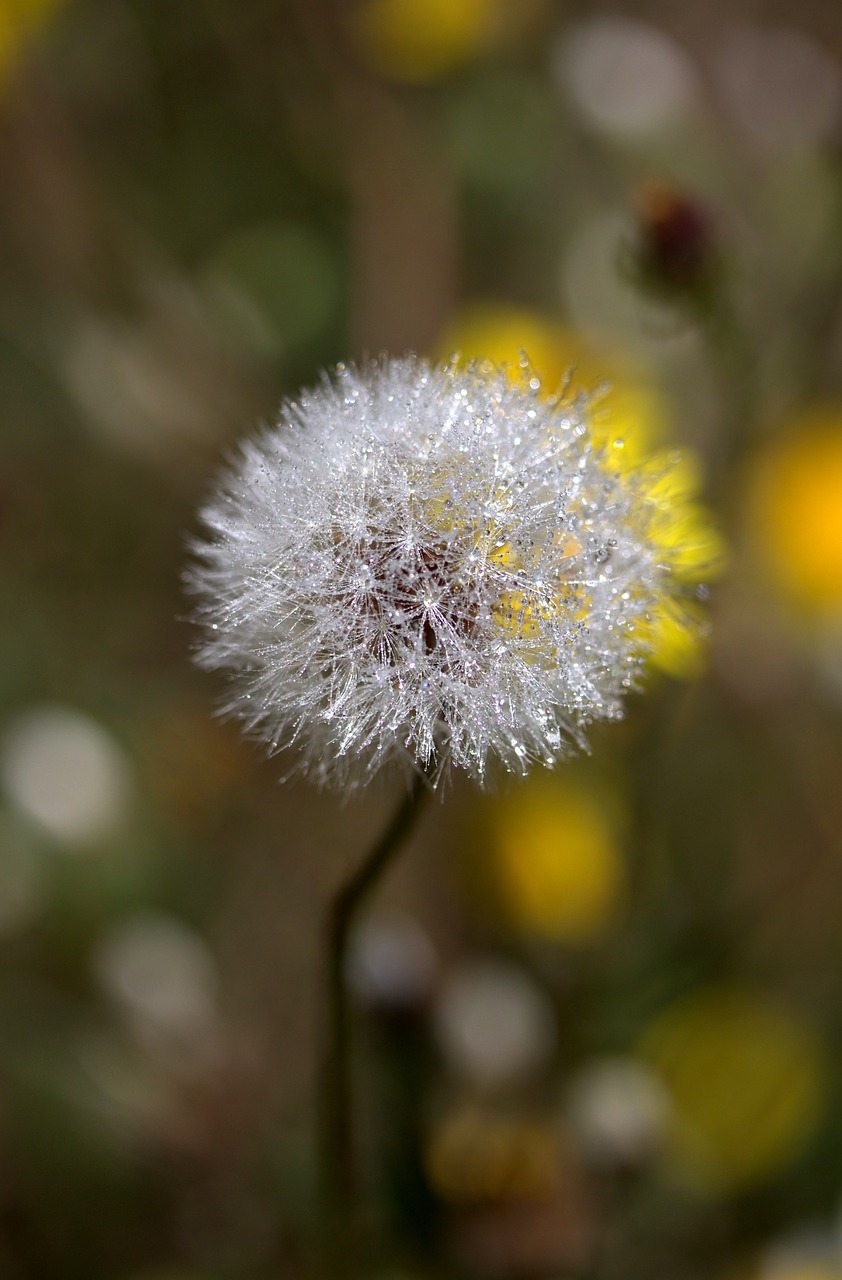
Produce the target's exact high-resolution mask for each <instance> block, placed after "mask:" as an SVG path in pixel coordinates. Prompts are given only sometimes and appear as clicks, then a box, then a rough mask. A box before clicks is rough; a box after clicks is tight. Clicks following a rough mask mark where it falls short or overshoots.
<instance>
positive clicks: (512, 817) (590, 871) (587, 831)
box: [489, 767, 625, 944]
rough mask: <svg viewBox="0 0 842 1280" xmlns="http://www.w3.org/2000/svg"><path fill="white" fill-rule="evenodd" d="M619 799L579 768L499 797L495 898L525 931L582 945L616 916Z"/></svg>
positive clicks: (493, 819) (620, 868)
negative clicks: (587, 779)
mask: <svg viewBox="0 0 842 1280" xmlns="http://www.w3.org/2000/svg"><path fill="white" fill-rule="evenodd" d="M618 826H619V821H618V816H617V813H616V806H615V803H614V801H613V797H609V796H608V795H607V794H606V793H601V792H599V791H598V790H597V788H596V787H595V786H589V785H587V784H584V785H583V783H582V780H581V777H580V771H579V770H574V769H572V767H571V770H570V771H569V772H568V774H566V775H565V776H564V777H559V776H546V775H545V776H540V775H536V776H535V777H533V778H530V779H529V781H527V782H525V783H524V784H522V785H519V786H517V787H515V788H514V789H513V790H512V791H510V792H509V793H507V794H506V795H505V796H503V797H501V798H500V799H499V800H497V801H496V802H495V803H494V805H493V806H492V809H491V816H490V823H489V843H490V852H491V861H490V865H491V875H492V877H493V882H494V884H493V887H494V890H495V896H496V897H497V898H498V900H499V901H500V903H501V904H502V907H503V910H504V911H505V913H506V915H507V917H508V919H509V921H510V922H511V923H512V924H513V925H515V926H517V927H518V928H520V929H523V930H524V931H526V932H530V933H533V934H537V935H540V936H543V937H547V938H556V939H559V940H562V941H564V942H567V943H572V944H584V943H588V942H590V941H592V940H593V939H595V938H599V937H600V936H602V935H603V934H604V933H605V931H606V929H607V928H609V926H610V925H611V924H612V923H613V921H614V920H615V919H616V917H617V914H618V911H619V909H620V907H621V905H622V901H623V897H624V891H625V867H624V863H623V858H622V853H621V850H620V844H619V836H618Z"/></svg>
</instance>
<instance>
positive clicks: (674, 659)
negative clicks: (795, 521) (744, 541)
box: [437, 302, 725, 679]
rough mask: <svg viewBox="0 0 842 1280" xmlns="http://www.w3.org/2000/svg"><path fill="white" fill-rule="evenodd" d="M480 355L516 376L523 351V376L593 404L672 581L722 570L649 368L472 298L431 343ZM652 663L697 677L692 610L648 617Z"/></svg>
mask: <svg viewBox="0 0 842 1280" xmlns="http://www.w3.org/2000/svg"><path fill="white" fill-rule="evenodd" d="M454 352H459V354H460V356H461V357H462V359H463V360H465V361H467V360H469V359H474V358H476V359H485V360H490V361H491V362H492V363H494V364H498V365H500V364H508V365H510V366H511V368H512V369H513V371H515V373H517V370H518V368H519V364H520V361H521V359H522V357H523V355H524V353H525V354H526V355H527V356H528V359H529V376H531V375H532V374H533V373H534V374H535V375H536V376H537V377H539V378H540V379H541V382H542V383H543V384H544V387H545V388H546V391H547V393H548V394H550V395H552V394H554V393H555V392H557V391H558V390H560V389H561V388H562V386H564V385H565V383H567V382H570V384H571V387H572V389H573V390H574V391H575V390H576V389H581V390H582V391H583V392H584V393H585V394H586V395H587V396H588V397H589V399H590V401H591V421H592V435H593V439H594V443H595V444H596V445H597V446H600V447H605V448H606V449H607V450H608V457H609V458H610V462H611V465H612V466H616V467H617V469H618V470H621V471H625V472H628V471H633V470H638V471H640V473H641V476H642V478H643V479H644V480H645V483H646V486H647V489H648V491H649V493H650V495H651V497H652V498H653V499H654V500H655V502H656V503H657V504H658V506H659V507H660V509H661V519H660V520H659V523H658V537H659V539H660V541H661V542H662V543H663V546H664V549H665V551H666V552H668V553H669V559H670V562H671V563H672V564H673V566H674V570H675V572H676V575H677V576H678V578H679V579H680V580H681V581H682V582H683V583H686V584H687V586H688V587H690V588H692V587H693V586H695V584H697V583H699V582H700V581H703V580H708V579H710V578H711V577H712V576H714V575H716V574H717V573H718V572H720V571H721V567H722V563H723V560H724V556H725V547H724V543H723V540H722V538H721V537H720V535H719V534H718V533H717V532H716V530H715V529H714V528H713V525H712V524H711V520H710V516H709V513H708V512H707V510H706V509H705V507H704V506H703V505H702V504H701V503H700V502H698V501H696V495H697V494H698V492H699V489H700V487H701V483H702V478H701V467H700V464H699V462H698V460H697V459H696V457H695V455H694V454H693V452H692V450H690V449H681V450H676V449H671V448H669V447H668V439H669V430H670V408H669V405H668V403H667V400H666V397H665V396H664V394H663V392H662V391H661V390H660V388H659V387H658V385H657V383H656V381H655V380H654V378H653V377H652V375H651V373H650V372H649V371H648V370H646V369H645V368H643V367H641V365H640V363H639V362H638V361H636V360H634V359H632V357H631V356H629V355H628V354H627V353H625V352H622V351H616V350H613V349H609V350H605V349H603V348H602V347H601V346H599V345H598V344H596V343H595V342H593V341H592V340H590V339H588V338H587V337H586V336H584V335H583V334H580V333H577V332H575V331H574V330H572V329H570V328H567V327H566V326H564V325H562V324H560V323H559V322H558V321H556V320H553V319H552V318H550V317H548V316H546V315H543V314H541V313H540V312H536V311H531V310H529V309H527V308H525V307H517V306H511V305H509V304H507V303H499V302H480V303H473V304H471V305H469V306H467V307H466V308H465V309H464V310H463V311H462V312H460V313H459V314H458V315H457V316H456V317H455V319H454V320H453V321H452V323H451V324H450V325H449V327H448V328H447V329H446V331H445V333H444V334H443V335H442V338H441V341H440V342H439V344H438V350H437V354H438V355H440V356H441V357H442V358H446V357H448V356H450V355H451V354H453V353H454ZM647 639H648V640H649V642H650V643H651V646H652V653H651V656H650V664H651V666H652V667H654V668H656V669H658V670H660V671H663V672H664V673H666V674H667V675H670V676H674V677H676V678H678V679H692V678H695V677H697V676H699V675H701V674H702V673H703V672H704V670H705V666H706V663H707V634H706V630H705V627H704V625H703V622H702V617H701V612H700V610H699V609H698V608H697V607H694V606H692V605H691V606H689V607H688V608H687V610H686V611H682V612H681V613H675V614H671V615H663V616H661V617H658V618H653V619H652V622H651V624H650V626H649V629H648V635H647Z"/></svg>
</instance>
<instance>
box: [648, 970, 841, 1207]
mask: <svg viewBox="0 0 842 1280" xmlns="http://www.w3.org/2000/svg"><path fill="white" fill-rule="evenodd" d="M640 1052H641V1055H642V1057H643V1058H644V1060H645V1061H646V1062H647V1064H648V1065H649V1066H650V1067H651V1068H652V1069H653V1070H654V1071H655V1072H656V1073H657V1074H658V1075H659V1076H660V1077H661V1079H662V1080H663V1082H664V1084H665V1085H666V1087H667V1089H668V1091H669V1093H670V1096H671V1100H672V1104H673V1129H672V1134H671V1151H672V1155H673V1157H674V1160H675V1164H676V1167H677V1168H678V1169H679V1170H680V1172H681V1174H682V1176H683V1177H685V1178H686V1179H687V1180H688V1181H690V1182H693V1183H696V1184H697V1185H699V1186H701V1187H704V1188H707V1189H708V1190H711V1191H730V1190H733V1189H739V1188H742V1187H744V1186H749V1185H751V1184H753V1183H755V1182H760V1181H763V1180H764V1179H766V1178H768V1177H771V1176H773V1175H774V1174H776V1173H778V1172H779V1171H780V1170H782V1169H784V1168H786V1166H787V1165H789V1164H790V1163H791V1162H792V1161H793V1160H794V1159H795V1158H796V1157H797V1156H798V1155H799V1154H800V1152H801V1151H802V1149H803V1148H804V1146H805V1144H806V1142H807V1140H808V1139H809V1138H810V1136H811V1135H812V1133H813V1131H814V1129H815V1127H816V1124H817V1121H818V1120H819V1118H820V1115H821V1112H822V1107H823V1102H824V1096H825V1082H826V1060H825V1056H824V1053H823V1050H822V1047H821V1045H820V1043H819V1041H818V1039H817V1037H816V1035H815V1033H814V1032H813V1029H812V1028H811V1027H810V1025H809V1024H808V1023H807V1022H806V1021H804V1020H802V1019H801V1018H800V1017H798V1016H797V1015H796V1014H795V1013H793V1012H792V1011H790V1010H788V1009H786V1008H784V1007H782V1006H778V1005H777V1004H776V1003H774V1002H772V1001H769V1000H767V999H766V998H765V997H763V996H760V995H757V994H755V993H753V992H751V991H748V990H745V989H743V988H741V987H737V986H716V987H712V988H706V989H704V990H702V991H699V992H696V993H694V994H693V995H691V996H687V997H685V998H683V999H681V1000H679V1001H678V1002H677V1003H676V1004H673V1005H671V1006H670V1007H669V1008H668V1009H666V1010H665V1011H664V1012H663V1013H662V1014H660V1015H659V1016H658V1017H657V1018H656V1020H655V1021H654V1022H653V1024H652V1025H651V1026H650V1027H649V1029H648V1030H647V1031H646V1032H645V1034H644V1036H643V1038H642V1041H641V1045H640Z"/></svg>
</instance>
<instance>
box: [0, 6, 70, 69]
mask: <svg viewBox="0 0 842 1280" xmlns="http://www.w3.org/2000/svg"><path fill="white" fill-rule="evenodd" d="M59 3H60V0H2V3H0V83H2V82H3V81H6V80H8V78H9V77H10V75H11V74H13V72H14V70H15V66H16V63H17V60H18V58H19V56H20V54H21V52H22V51H23V48H24V46H25V44H26V41H27V40H29V39H30V37H31V36H33V35H34V34H35V33H36V32H37V30H38V28H39V27H40V26H42V25H43V24H44V23H45V22H46V21H47V20H48V19H49V18H50V16H51V15H52V13H53V11H54V10H55V9H57V8H58V6H59Z"/></svg>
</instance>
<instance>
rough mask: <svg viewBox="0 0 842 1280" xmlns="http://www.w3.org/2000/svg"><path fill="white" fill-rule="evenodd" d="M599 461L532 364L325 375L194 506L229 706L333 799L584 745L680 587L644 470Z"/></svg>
mask: <svg viewBox="0 0 842 1280" xmlns="http://www.w3.org/2000/svg"><path fill="white" fill-rule="evenodd" d="M611 452H612V451H611V449H610V448H608V447H597V446H595V445H594V443H593V441H592V439H591V436H590V432H589V425H588V409H587V404H586V402H585V401H584V400H583V399H575V398H574V399H572V400H558V399H557V398H554V399H550V400H548V399H545V398H542V396H541V394H540V384H539V383H538V381H537V379H536V378H535V377H534V375H533V374H532V371H531V370H530V369H528V368H527V369H526V370H520V369H519V370H516V371H514V372H513V371H511V370H508V369H506V368H496V367H494V366H492V365H490V364H484V363H481V362H474V363H472V364H470V365H469V366H467V367H458V366H457V365H456V364H455V363H454V362H449V363H445V364H441V365H431V364H428V363H427V362H425V361H424V360H421V359H419V358H416V357H406V358H403V359H385V358H384V359H382V360H380V361H373V362H371V363H369V364H367V365H365V366H363V367H361V368H359V369H357V368H352V367H346V366H342V365H340V366H339V367H338V368H337V369H336V370H335V371H334V373H333V374H332V375H331V376H325V378H324V380H323V382H322V383H321V385H320V386H318V387H317V388H316V389H315V390H313V391H310V392H307V393H305V394H303V395H302V396H301V397H300V398H299V399H298V400H297V401H296V402H294V403H293V402H290V403H288V404H286V405H285V406H284V407H283V409H282V412H281V415H280V420H279V421H278V423H277V424H276V425H275V426H273V427H271V428H269V429H267V430H265V431H264V432H263V433H262V435H261V436H259V437H258V438H255V439H252V440H250V441H247V442H246V443H245V444H244V445H243V447H242V451H241V454H240V455H239V457H238V458H237V460H236V461H234V462H233V463H232V464H231V465H230V467H229V469H228V471H227V472H226V474H225V475H224V476H223V477H222V480H221V483H220V486H219V489H218V492H217V494H216V496H215V497H214V499H213V500H212V501H211V502H210V503H209V504H208V506H207V507H206V508H205V509H204V511H203V512H202V518H203V521H204V524H205V526H206V527H207V530H208V535H207V536H206V537H205V538H203V539H201V540H200V541H198V542H197V543H196V544H195V547H194V550H195V552H196V562H195V564H194V566H193V568H192V569H191V570H190V573H189V583H190V586H191V588H192V590H193V591H194V592H195V593H196V594H197V596H198V598H199V602H200V603H199V608H198V611H197V619H198V621H199V622H200V624H201V625H202V627H203V635H204V639H203V643H202V645H201V647H200V649H199V651H198V660H199V662H200V663H201V664H202V665H204V666H205V667H208V668H212V669H215V668H223V669H226V670H228V671H229V672H231V673H232V675H233V683H232V685H231V688H232V693H231V696H230V698H229V700H228V702H227V704H226V708H225V709H226V710H227V711H229V712H230V713H232V714H235V715H237V716H239V717H241V718H242V719H243V721H244V722H245V726H246V728H247V729H248V730H249V731H251V732H252V733H254V734H256V735H257V736H259V737H261V738H263V739H264V740H265V741H266V742H267V743H268V744H269V747H270V749H272V750H279V749H281V748H283V747H286V746H290V745H293V744H295V745H296V746H297V748H298V752H299V754H298V767H299V768H300V770H301V771H303V772H305V773H307V774H308V775H309V776H311V777H312V778H314V779H315V780H316V781H318V782H321V783H326V784H332V785H335V786H338V787H341V788H353V787H355V786H358V785H361V784H364V783H365V782H367V781H368V780H370V778H371V777H372V776H373V775H374V774H376V773H377V772H379V771H380V769H381V768H382V767H383V766H386V765H390V764H392V765H396V766H398V767H400V768H402V769H404V770H405V771H407V772H412V771H414V770H418V769H424V770H427V771H428V772H429V773H430V774H431V775H432V776H433V777H434V778H436V779H438V778H440V777H441V776H442V775H443V774H444V773H445V772H446V771H448V770H449V769H450V768H451V767H455V768H459V769H463V770H465V771H467V772H468V773H469V774H470V775H471V776H472V777H473V778H474V779H475V780H476V781H478V782H479V783H480V784H482V783H484V782H485V781H486V780H487V778H488V776H489V772H490V771H491V770H493V768H494V767H495V766H496V767H502V768H503V769H504V770H507V771H509V772H513V773H519V774H521V773H526V772H527V771H528V770H529V769H530V767H531V766H533V765H535V764H541V765H545V766H551V765H553V764H555V763H557V762H558V761H559V760H560V759H561V758H563V757H564V756H566V755H567V754H569V753H570V752H571V751H572V750H575V749H577V748H582V747H584V746H585V730H586V729H587V726H588V725H589V724H591V723H592V722H593V721H595V720H606V719H608V720H611V719H616V718H618V717H619V716H620V715H621V714H622V704H623V698H624V696H625V694H626V693H627V692H628V690H629V689H631V688H634V687H636V686H637V684H638V682H639V678H640V675H641V671H642V667H643V664H644V662H645V659H646V654H647V644H648V642H647V639H646V637H647V635H648V634H649V633H651V623H652V620H653V618H654V617H657V616H658V615H659V613H660V612H662V611H663V610H664V609H667V608H670V607H671V601H672V599H673V596H674V592H675V584H674V582H673V580H672V575H671V572H670V570H671V565H670V555H671V554H672V552H671V549H669V548H668V547H665V540H664V537H663V530H664V527H665V522H666V517H665V512H664V508H663V502H661V501H656V499H655V496H653V495H652V493H651V491H652V490H653V488H655V487H656V486H657V485H658V484H659V483H660V481H661V474H660V473H659V474H658V476H657V477H653V476H652V475H651V474H650V475H647V474H646V473H645V472H644V471H640V472H629V471H623V470H620V469H618V468H617V466H616V460H615V459H613V458H612V456H611ZM668 541H669V540H668V539H667V543H668Z"/></svg>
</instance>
